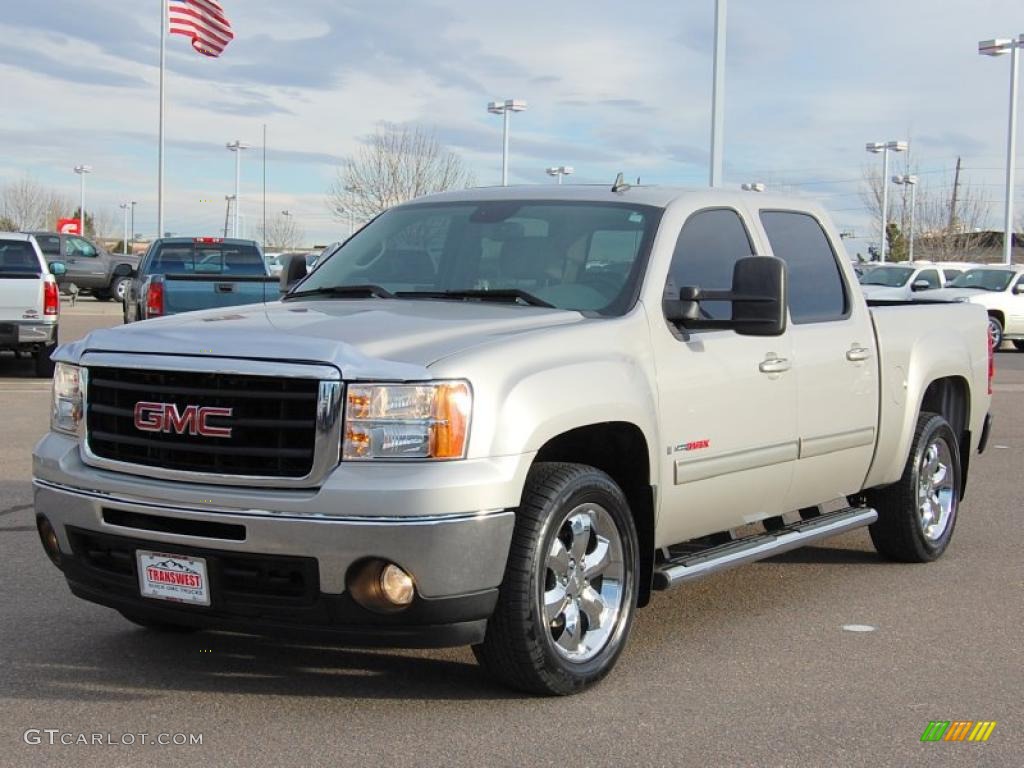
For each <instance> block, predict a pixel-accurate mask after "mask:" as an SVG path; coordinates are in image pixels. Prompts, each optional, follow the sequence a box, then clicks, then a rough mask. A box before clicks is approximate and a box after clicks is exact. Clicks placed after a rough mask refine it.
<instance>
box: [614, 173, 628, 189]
mask: <svg viewBox="0 0 1024 768" xmlns="http://www.w3.org/2000/svg"><path fill="white" fill-rule="evenodd" d="M629 190H630V185H629V184H627V183H626V180H625V178H623V176H622V171H619V175H618V176H616V177H615V183H614V184H612V192H617V193H619V194H621V193H623V192H628V191H629Z"/></svg>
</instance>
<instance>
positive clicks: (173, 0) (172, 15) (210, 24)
mask: <svg viewBox="0 0 1024 768" xmlns="http://www.w3.org/2000/svg"><path fill="white" fill-rule="evenodd" d="M167 10H168V14H169V19H170V32H171V34H172V35H185V36H186V37H188V38H191V40H192V47H193V48H195V49H196V51H197V52H199V53H201V54H203V55H204V56H209V57H211V58H216V57H217V56H220V55H221V54H222V53H224V49H225V48H227V47H228V43H230V42H231V41H232V40H233V39H234V37H235V34H234V32H232V31H231V22H230V21H228V17H227V16H226V15H224V9H223V8H222V7H221V5H220V3H218V2H217V0H169V1H168V8H167Z"/></svg>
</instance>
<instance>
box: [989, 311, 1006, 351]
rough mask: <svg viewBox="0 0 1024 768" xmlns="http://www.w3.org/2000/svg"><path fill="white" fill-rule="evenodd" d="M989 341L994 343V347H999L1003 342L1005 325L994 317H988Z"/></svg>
mask: <svg viewBox="0 0 1024 768" xmlns="http://www.w3.org/2000/svg"><path fill="white" fill-rule="evenodd" d="M988 343H989V344H991V345H992V349H999V345H1000V344H1002V343H1003V326H1002V324H1001V323H1000V322H999V321H998V320H996V318H994V317H990V318H989V319H988Z"/></svg>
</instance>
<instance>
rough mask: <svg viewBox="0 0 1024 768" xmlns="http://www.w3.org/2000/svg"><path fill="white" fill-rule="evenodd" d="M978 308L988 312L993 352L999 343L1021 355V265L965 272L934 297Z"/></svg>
mask: <svg viewBox="0 0 1024 768" xmlns="http://www.w3.org/2000/svg"><path fill="white" fill-rule="evenodd" d="M936 295H937V296H938V298H941V299H946V300H950V299H960V300H966V301H970V302H972V303H974V304H980V305H981V306H983V307H985V310H986V311H987V312H988V333H989V340H990V342H991V344H992V348H993V349H999V347H1000V345H1001V344H1002V343H1003V341H1012V342H1013V345H1014V346H1015V347H1016V348H1017V349H1018V350H1020V351H1022V352H1024V264H1014V265H997V264H993V265H990V266H984V267H975V268H974V269H968V270H967V271H966V272H964V273H963V274H961V275H960V276H959V277H957V278H956V279H954V280H953V281H952V282H951V283H950V284H949V287H948V288H947V289H946V290H944V291H942V292H941V294H936Z"/></svg>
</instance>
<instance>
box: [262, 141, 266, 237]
mask: <svg viewBox="0 0 1024 768" xmlns="http://www.w3.org/2000/svg"><path fill="white" fill-rule="evenodd" d="M262 245H263V247H264V248H266V247H267V124H266V123H264V124H263V243H262Z"/></svg>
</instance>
